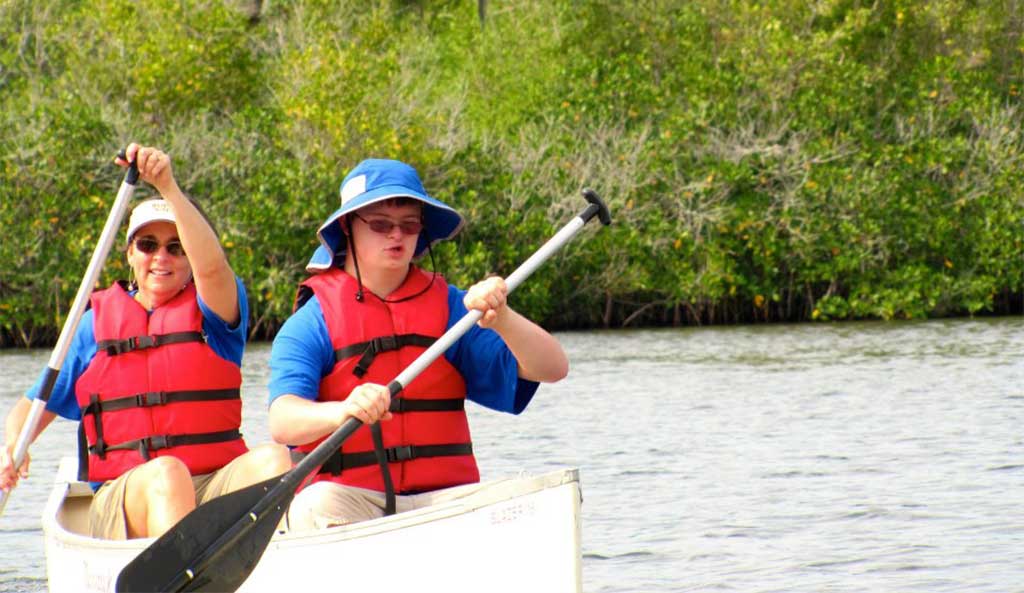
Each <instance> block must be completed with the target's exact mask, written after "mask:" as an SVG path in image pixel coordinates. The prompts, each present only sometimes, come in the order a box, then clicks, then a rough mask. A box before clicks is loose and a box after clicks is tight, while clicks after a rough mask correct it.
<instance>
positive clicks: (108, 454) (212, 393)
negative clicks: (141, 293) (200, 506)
mask: <svg viewBox="0 0 1024 593" xmlns="http://www.w3.org/2000/svg"><path fill="white" fill-rule="evenodd" d="M90 303H91V305H92V310H93V329H94V333H95V336H96V355H95V356H94V357H93V359H92V361H90V363H89V366H88V367H87V368H86V370H85V372H84V373H82V376H81V377H79V378H78V381H76V382H75V397H76V398H77V400H78V406H79V408H81V411H82V421H81V424H80V426H79V479H82V480H88V481H92V482H101V481H106V480H112V479H114V478H117V477H118V476H120V475H121V474H123V473H124V472H126V471H128V470H130V469H131V468H133V467H135V466H137V465H141V464H142V463H145V462H146V461H148V460H149V459H151V458H153V457H160V456H163V455H173V456H174V457H177V458H179V459H181V460H182V461H184V462H185V465H186V466H188V469H189V471H190V472H191V473H192V474H193V475H198V474H205V473H209V472H212V471H215V470H217V469H220V468H221V467H224V466H225V465H227V463H228V462H230V461H231V460H232V459H234V458H235V457H238V456H239V455H241V454H243V453H245V452H246V450H247V449H246V446H245V442H244V441H243V440H242V435H241V434H240V432H239V427H240V426H241V421H242V400H241V399H240V391H239V389H240V387H241V385H242V374H241V369H239V368H238V366H237V365H235V364H234V363H232V362H231V361H228V360H225V359H223V358H221V357H220V356H218V355H217V354H216V353H215V352H214V351H213V349H212V348H210V346H209V345H207V344H206V340H205V338H204V336H203V333H202V331H203V315H202V312H201V311H200V310H199V304H198V302H197V301H196V289H195V285H194V284H192V283H189V285H188V286H186V287H185V289H184V290H182V291H181V292H180V293H179V294H178V295H177V296H175V297H174V298H173V299H171V300H170V301H169V302H167V303H165V304H164V305H162V306H160V307H157V308H156V309H155V310H153V311H152V312H148V311H146V309H145V308H144V307H143V306H142V305H141V304H139V303H138V302H137V301H136V300H135V299H134V298H132V297H131V296H129V295H128V293H127V292H126V291H125V289H124V288H123V287H122V286H120V285H118V284H115V285H114V286H111V287H110V288H108V289H106V290H102V291H98V292H95V293H93V295H92V297H91V299H90Z"/></svg>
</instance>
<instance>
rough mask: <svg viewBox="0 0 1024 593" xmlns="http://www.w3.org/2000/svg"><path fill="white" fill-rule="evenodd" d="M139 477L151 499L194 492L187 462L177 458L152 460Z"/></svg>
mask: <svg viewBox="0 0 1024 593" xmlns="http://www.w3.org/2000/svg"><path fill="white" fill-rule="evenodd" d="M140 469H141V471H139V472H138V477H139V478H142V480H133V481H135V482H141V484H138V486H141V487H142V489H143V490H144V491H145V493H146V494H147V495H148V496H150V497H156V498H168V497H172V496H175V495H180V494H182V493H188V492H193V487H192V474H191V473H189V471H188V466H186V465H185V462H183V461H182V460H180V459H178V458H177V457H171V456H164V457H157V458H156V459H151V460H149V461H147V462H146V463H145V465H143V466H142V468H140Z"/></svg>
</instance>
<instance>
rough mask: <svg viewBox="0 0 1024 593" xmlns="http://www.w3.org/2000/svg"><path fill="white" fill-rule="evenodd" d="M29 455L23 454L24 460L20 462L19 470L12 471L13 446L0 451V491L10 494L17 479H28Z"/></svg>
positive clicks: (16, 483)
mask: <svg viewBox="0 0 1024 593" xmlns="http://www.w3.org/2000/svg"><path fill="white" fill-rule="evenodd" d="M29 461H30V459H29V454H28V451H26V452H25V460H24V461H22V462H21V470H20V471H15V470H14V445H11V446H9V447H4V448H3V449H0V490H3V491H4V492H10V491H11V489H12V488H14V487H15V486H17V485H18V479H19V478H27V477H28V466H29Z"/></svg>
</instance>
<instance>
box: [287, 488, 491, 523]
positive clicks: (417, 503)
mask: <svg viewBox="0 0 1024 593" xmlns="http://www.w3.org/2000/svg"><path fill="white" fill-rule="evenodd" d="M502 482H504V480H502V481H500V482H498V483H495V482H489V483H488V484H486V485H483V484H466V485H463V486H455V487H454V488H445V489H443V490H435V491H433V492H424V493H422V494H409V495H397V496H395V512H396V513H403V512H405V511H411V510H413V509H420V508H423V507H427V506H431V505H435V504H440V503H443V502H448V501H450V500H458V499H459V498H462V497H464V496H468V495H470V494H473V493H474V492H479V491H480V490H481V489H483V488H488V487H492V486H495V485H497V484H500V483H502ZM385 502H386V501H385V498H384V493H383V492H378V491H376V490H367V489H366V488H356V487H355V486H343V485H341V484H338V483H335V482H327V481H324V482H316V483H315V484H311V485H309V486H307V487H306V488H303V489H302V491H301V492H299V493H298V494H297V495H295V498H294V499H293V500H292V504H291V506H289V507H288V512H287V514H285V517H284V520H283V521H282V528H287V530H289V531H296V532H297V531H309V530H314V529H325V528H327V527H336V526H338V525H347V524H349V523H358V522H359V521H368V520H370V519H377V518H379V517H383V516H384V506H385Z"/></svg>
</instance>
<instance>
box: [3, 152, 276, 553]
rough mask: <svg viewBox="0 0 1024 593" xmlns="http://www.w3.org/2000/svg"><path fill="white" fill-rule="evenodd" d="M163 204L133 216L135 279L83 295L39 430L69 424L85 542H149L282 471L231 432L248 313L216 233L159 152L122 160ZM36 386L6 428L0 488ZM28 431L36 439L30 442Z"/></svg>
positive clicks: (269, 455)
mask: <svg viewBox="0 0 1024 593" xmlns="http://www.w3.org/2000/svg"><path fill="white" fill-rule="evenodd" d="M125 156H126V159H127V160H123V159H118V160H117V162H118V164H119V165H121V166H127V165H128V163H129V162H130V161H135V163H136V164H137V166H138V169H139V177H140V178H141V179H142V180H143V181H146V182H148V183H149V184H151V185H152V186H153V187H155V188H156V189H157V191H159V192H160V195H161V196H162V197H163V199H155V200H148V201H145V202H142V203H141V204H139V205H138V206H136V207H135V208H134V209H133V211H132V214H131V217H130V218H129V222H128V232H127V233H126V239H127V243H128V246H127V250H126V256H127V259H128V264H129V266H130V268H131V272H132V275H133V276H134V282H133V283H132V284H123V283H117V284H115V285H114V286H111V287H110V288H108V289H106V290H102V291H98V292H95V293H93V295H92V297H91V299H90V303H91V309H90V310H89V311H87V312H86V313H85V315H84V316H83V317H82V320H81V321H80V322H79V325H78V330H77V332H76V334H75V337H74V339H73V341H72V345H71V348H70V350H69V352H68V355H67V357H66V359H65V362H64V365H63V367H62V369H61V372H60V375H59V377H58V379H57V382H56V384H55V385H54V388H53V391H52V393H51V396H50V399H49V401H48V402H47V405H46V411H45V412H44V415H43V418H42V420H41V422H40V428H39V431H40V432H41V431H42V430H43V429H44V428H45V427H46V426H48V425H49V424H50V422H52V421H53V419H54V418H55V417H56V416H57V415H60V416H63V417H65V418H68V419H71V420H78V421H80V430H79V437H80V438H79V474H80V477H81V478H82V479H84V480H88V481H90V482H92V483H93V487H94V488H95V489H96V493H95V495H94V496H93V500H92V503H91V506H90V510H89V527H90V532H91V535H92V536H93V537H100V538H105V539H126V538H135V537H155V536H158V535H160V534H161V533H163V532H164V531H166V530H167V529H168V528H170V527H171V526H172V525H174V524H175V523H176V522H177V521H178V520H179V519H180V518H182V517H183V516H185V515H186V514H188V512H189V511H191V510H192V509H193V508H195V506H196V505H197V503H202V502H205V501H206V500H209V499H210V498H213V497H215V496H218V495H220V494H224V493H226V492H228V491H231V490H235V489H238V488H242V487H244V486H248V485H250V484H253V483H256V482H258V481H261V480H264V479H267V478H270V477H272V476H274V475H278V474H280V473H283V472H285V471H287V470H288V469H289V467H290V459H289V458H288V454H287V450H286V449H285V448H284V447H281V446H278V445H267V446H263V447H259V448H256V449H253V450H252V451H248V449H247V447H246V445H245V442H244V441H243V440H242V436H241V434H240V433H239V427H240V423H241V400H240V399H239V397H240V386H241V371H240V365H241V361H242V353H243V351H244V349H245V340H246V331H247V319H248V305H247V299H246V295H245V288H244V286H243V285H242V282H241V280H240V279H238V278H237V277H236V276H235V274H234V272H233V271H232V270H231V266H230V265H229V264H228V261H227V258H226V256H225V255H224V251H223V249H221V246H220V242H219V241H218V239H217V236H216V234H215V233H214V231H213V229H212V228H211V226H210V224H209V223H208V221H207V220H206V218H205V216H204V215H203V214H202V213H201V212H200V210H199V209H198V208H197V207H196V205H195V204H194V203H193V202H192V201H191V200H190V199H189V198H188V197H186V196H185V194H184V193H182V191H181V189H180V188H179V187H178V184H177V182H176V181H175V179H174V174H173V172H172V168H171V159H170V157H169V156H168V155H167V154H165V153H164V152H162V151H160V150H158V149H156V148H152V147H141V146H139V145H137V144H135V143H132V144H130V145H129V146H128V148H127V149H126V150H125ZM40 387H41V384H40V382H37V383H36V385H35V386H33V388H32V389H31V390H30V391H29V393H28V394H27V397H26V398H23V399H22V400H19V402H18V403H17V404H16V405H15V408H14V409H13V410H12V411H11V413H10V414H9V416H8V418H7V426H6V431H7V433H6V434H7V443H6V444H7V447H6V448H5V451H4V452H3V455H0V487H2V488H4V489H5V490H9V489H10V488H12V487H13V486H14V485H15V484H16V483H17V480H18V477H19V475H20V476H21V477H24V476H26V475H27V471H28V463H27V462H28V459H27V457H26V463H25V464H24V465H23V466H22V468H21V471H20V473H19V472H15V471H14V468H13V467H12V464H11V452H12V451H13V447H14V444H15V440H14V439H15V438H16V437H17V435H18V434H19V433H20V431H21V427H22V425H23V424H24V421H25V417H26V414H27V412H28V410H29V408H30V406H31V402H30V399H31V398H33V397H35V396H36V395H37V394H38V393H39V391H40ZM37 434H38V433H37Z"/></svg>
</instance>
